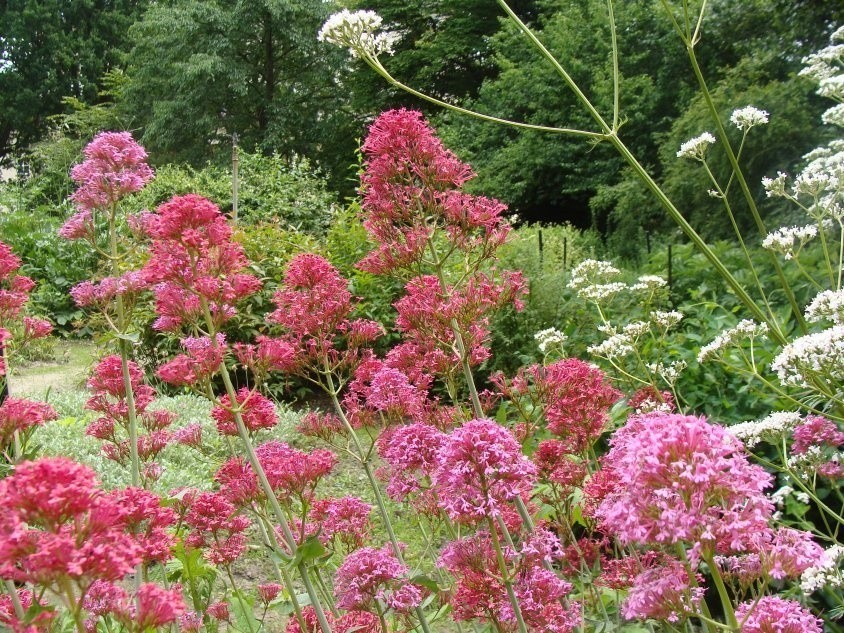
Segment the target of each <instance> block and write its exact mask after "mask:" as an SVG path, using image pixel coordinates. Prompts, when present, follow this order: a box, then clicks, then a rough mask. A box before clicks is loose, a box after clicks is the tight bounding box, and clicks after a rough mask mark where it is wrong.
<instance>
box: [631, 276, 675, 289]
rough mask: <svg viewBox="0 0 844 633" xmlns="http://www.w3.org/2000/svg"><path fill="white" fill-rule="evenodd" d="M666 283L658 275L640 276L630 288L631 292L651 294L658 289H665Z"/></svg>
mask: <svg viewBox="0 0 844 633" xmlns="http://www.w3.org/2000/svg"><path fill="white" fill-rule="evenodd" d="M667 285H668V282H667V281H666V280H665V279H663V278H662V277H660V276H659V275H642V276H641V277H639V278H638V279H637V280H636V283H635V284H633V285H631V286H630V290H631V291H632V292H642V291H644V292H653V291H654V290H658V289H659V288H665V287H666V286H667Z"/></svg>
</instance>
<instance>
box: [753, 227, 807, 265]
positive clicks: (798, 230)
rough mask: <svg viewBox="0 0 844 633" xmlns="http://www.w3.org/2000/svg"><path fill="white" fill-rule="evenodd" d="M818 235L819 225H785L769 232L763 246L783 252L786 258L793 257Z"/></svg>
mask: <svg viewBox="0 0 844 633" xmlns="http://www.w3.org/2000/svg"><path fill="white" fill-rule="evenodd" d="M817 236H818V227H817V226H815V225H814V224H808V225H806V226H784V227H781V228H779V229H777V230H776V231H774V232H773V233H768V235H767V236H765V239H764V240H762V248H766V249H768V250H769V251H776V252H778V253H782V256H783V257H784V258H785V259H793V258H794V256H795V255H797V254H798V253H800V249H802V248H803V247H804V246H805V245H806V244H807V243H808V242H809V240H811V239H812V238H815V237H817Z"/></svg>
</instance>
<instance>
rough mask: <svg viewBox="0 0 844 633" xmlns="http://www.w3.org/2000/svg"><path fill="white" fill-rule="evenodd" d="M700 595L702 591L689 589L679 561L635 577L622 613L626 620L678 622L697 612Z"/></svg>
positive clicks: (685, 574) (689, 584)
mask: <svg viewBox="0 0 844 633" xmlns="http://www.w3.org/2000/svg"><path fill="white" fill-rule="evenodd" d="M703 593H704V590H703V589H702V588H700V587H693V586H692V584H691V579H690V578H689V574H688V573H687V572H686V569H685V567H684V566H683V565H682V564H681V563H680V562H679V561H668V562H667V563H666V565H664V566H662V567H651V568H649V569H645V570H644V571H642V572H641V573H640V574H639V575H638V576H636V579H635V580H634V581H633V586H632V587H631V588H630V590H629V592H628V594H627V599H626V600H625V601H624V604H623V605H622V608H621V612H622V615H624V617H625V618H626V619H628V620H632V619H635V618H639V619H642V620H646V619H654V620H665V621H668V622H678V621H681V620H685V619H686V618H687V617H688V616H689V615H691V614H693V613H695V612H696V611H697V607H698V605H700V601H701V600H702V599H703Z"/></svg>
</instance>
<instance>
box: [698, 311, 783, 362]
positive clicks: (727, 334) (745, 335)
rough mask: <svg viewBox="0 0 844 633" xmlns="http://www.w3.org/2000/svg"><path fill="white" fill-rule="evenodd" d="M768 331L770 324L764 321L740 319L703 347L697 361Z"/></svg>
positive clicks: (713, 355) (705, 359)
mask: <svg viewBox="0 0 844 633" xmlns="http://www.w3.org/2000/svg"><path fill="white" fill-rule="evenodd" d="M767 333H768V326H767V325H765V324H764V323H756V322H755V321H752V320H751V319H744V320H742V321H739V322H738V323H737V324H736V325H735V327H732V328H730V329H728V330H724V331H723V332H721V333H720V334H719V335H718V336H716V337H715V339H714V340H713V341H712V342H711V343H708V344H706V345H704V346H703V347H701V348H700V351H699V352H698V355H697V362H699V363H703V362H706V361H707V360H709V359H711V358H714V357H715V356H717V355H718V353H719V352H721V351H722V350H724V349H726V348H727V347H730V346H732V345H735V344H736V343H739V342H741V341H743V340H744V339H751V340H752V339H754V338H756V337H758V336H764V335H765V334H767Z"/></svg>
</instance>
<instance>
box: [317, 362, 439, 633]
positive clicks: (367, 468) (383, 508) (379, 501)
mask: <svg viewBox="0 0 844 633" xmlns="http://www.w3.org/2000/svg"><path fill="white" fill-rule="evenodd" d="M325 372H326V373H325V379H326V381H327V383H328V384H327V389H326V391H327V392H328V394H329V396H330V397H331V403H332V404H333V405H334V411H335V412H336V413H337V417H338V418H340V421H341V422H342V423H343V426H344V427H345V429H346V432H347V433H348V434H349V436H350V438H351V439H352V441H353V443H354V445H355V448H356V450H357V452H358V461H359V462H360V464H361V466H363V470H364V472H365V473H366V478H367V479H368V480H369V486H370V487H371V488H372V492H373V494H374V495H375V505H377V506H378V514H380V515H381V521H382V523H383V524H384V529H385V530H386V531H387V536H388V537H389V539H390V544H391V545H392V548H393V554H394V555H395V557H396V559H397V560H398V561H399V562H400V563H401V564H402V565H405V562H404V555H403V554H402V551H401V546H400V545H399V540H398V538H397V537H396V533H395V531H394V530H393V523H392V521H390V514H389V512H387V504H386V503H385V502H384V497H383V495H382V494H381V487H380V486H379V485H378V480H377V479H376V478H375V473H374V472H373V471H372V466H371V464H370V463H369V459H368V457H367V455H368V451H365V450H364V449H363V446H362V445H361V443H360V440H359V439H358V436H357V433H355V429H354V428H353V427H352V425H351V423H350V422H349V418H347V417H346V413H345V411H343V407H342V406H340V400H339V399H338V398H337V389H335V387H334V379H333V377H332V374H331V371H330V368H329V367H328V361H327V360H326V361H325ZM415 611H416V616H417V617H418V618H419V626H420V627H421V628H422V631H423V633H430V628H429V625H428V618H427V617H426V616H425V611H424V610H423V609H422V607H421V606H420V607H416V609H415Z"/></svg>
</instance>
